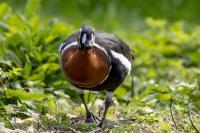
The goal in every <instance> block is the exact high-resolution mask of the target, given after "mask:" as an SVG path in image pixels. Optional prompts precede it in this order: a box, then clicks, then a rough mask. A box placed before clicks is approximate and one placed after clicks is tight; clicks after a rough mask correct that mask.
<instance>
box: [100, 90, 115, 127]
mask: <svg viewBox="0 0 200 133" xmlns="http://www.w3.org/2000/svg"><path fill="white" fill-rule="evenodd" d="M112 97H113V92H108V93H107V96H106V100H105V108H104V112H103V116H102V120H101V122H100V123H99V124H98V127H100V128H102V126H103V123H104V121H105V119H106V113H107V111H108V108H109V106H110V103H111V101H112Z"/></svg>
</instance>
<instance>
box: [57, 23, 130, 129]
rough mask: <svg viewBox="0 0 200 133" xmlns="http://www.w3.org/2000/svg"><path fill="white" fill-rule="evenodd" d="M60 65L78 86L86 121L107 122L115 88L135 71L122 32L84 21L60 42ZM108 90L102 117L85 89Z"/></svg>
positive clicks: (100, 123) (70, 79)
mask: <svg viewBox="0 0 200 133" xmlns="http://www.w3.org/2000/svg"><path fill="white" fill-rule="evenodd" d="M59 50H60V66H61V69H62V71H63V73H64V75H65V77H66V79H67V81H68V82H69V83H71V84H72V85H73V86H75V87H76V88H78V94H79V96H80V98H81V100H82V103H83V105H84V107H85V110H86V120H85V122H86V123H91V122H95V121H96V119H97V120H98V121H99V123H98V125H97V126H98V127H100V128H101V127H102V126H103V125H104V121H105V119H106V113H107V111H108V108H109V106H110V104H111V101H112V98H113V93H114V91H115V90H116V89H117V88H118V87H119V86H120V85H121V84H122V83H123V81H124V79H125V78H126V76H127V75H129V74H130V72H131V61H132V57H133V56H132V50H131V48H130V47H129V45H128V44H127V43H125V42H124V41H123V40H122V39H120V38H119V37H118V36H116V35H114V34H110V33H106V32H103V31H100V30H96V29H94V28H93V27H92V26H91V25H88V24H86V25H83V26H82V27H81V28H80V30H77V31H76V32H74V33H73V34H71V35H70V36H69V37H68V38H67V39H66V40H65V41H64V42H63V43H62V44H61V45H60V49H59ZM85 90H89V91H102V90H105V91H106V92H107V94H106V98H105V104H104V106H105V107H104V111H103V115H102V118H101V119H100V118H98V117H97V116H95V115H94V113H93V112H91V111H90V109H89V108H88V106H87V104H86V102H85V100H84V91H85Z"/></svg>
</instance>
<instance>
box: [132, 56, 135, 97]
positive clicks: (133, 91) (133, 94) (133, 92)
mask: <svg viewBox="0 0 200 133" xmlns="http://www.w3.org/2000/svg"><path fill="white" fill-rule="evenodd" d="M133 60H134V56H133V53H132V58H131V62H132V65H131V97H132V98H133V97H134V96H135V89H134V86H135V84H134V71H133V70H134V68H133Z"/></svg>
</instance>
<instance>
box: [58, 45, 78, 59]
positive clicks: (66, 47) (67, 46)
mask: <svg viewBox="0 0 200 133" xmlns="http://www.w3.org/2000/svg"><path fill="white" fill-rule="evenodd" d="M63 45H64V43H62V44H61V45H60V52H61V56H62V54H63V52H64V51H65V50H66V49H68V48H69V47H71V46H76V45H78V42H73V43H71V44H68V45H66V46H65V47H64V49H62V51H61V48H62V46H63Z"/></svg>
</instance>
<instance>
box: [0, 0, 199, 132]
mask: <svg viewBox="0 0 200 133" xmlns="http://www.w3.org/2000/svg"><path fill="white" fill-rule="evenodd" d="M34 2H35V3H34ZM39 7H40V3H39V2H36V1H34V0H33V1H29V2H27V4H26V7H25V9H24V10H23V11H18V12H15V11H14V10H13V9H12V6H9V5H8V4H7V3H0V45H1V49H0V127H1V128H0V131H1V132H11V131H13V130H15V131H19V132H23V131H24V132H26V131H35V132H38V131H71V132H90V131H94V130H95V124H84V113H85V110H84V108H83V106H81V105H80V99H79V98H78V96H77V94H76V91H75V88H74V87H73V86H71V85H70V84H69V83H68V82H67V81H66V79H65V78H64V76H63V74H62V72H61V70H60V65H59V52H58V48H59V45H60V44H61V43H62V41H64V40H65V39H66V37H67V36H68V35H70V34H71V33H73V32H74V31H76V30H77V29H78V28H79V27H80V25H79V24H78V23H79V22H77V23H75V24H73V23H71V22H69V21H63V20H61V19H59V18H56V17H54V18H49V17H43V16H44V15H41V14H40V13H39V12H40V11H39ZM126 13H127V12H126ZM114 14H115V13H114ZM79 15H80V14H79ZM101 15H103V16H104V17H105V18H108V16H107V15H106V14H105V13H101ZM122 16H123V15H122ZM113 18H115V17H113ZM76 20H77V21H78V18H77V19H76ZM96 20H98V18H97V19H96ZM106 21H107V22H108V26H102V27H101V26H99V25H100V24H97V23H95V22H96V21H94V22H92V20H90V21H88V20H84V22H90V23H91V24H93V25H94V26H95V25H96V26H97V27H101V28H102V29H101V30H104V31H107V27H108V31H110V32H114V33H116V34H117V35H118V36H120V37H121V38H123V40H125V41H126V42H127V43H128V44H129V45H130V46H131V48H132V49H133V50H134V53H135V60H134V62H133V73H134V83H135V84H134V92H135V96H134V97H131V77H130V76H128V77H127V79H126V80H125V82H124V84H123V85H122V86H121V87H119V88H118V89H117V90H116V91H115V99H114V100H113V103H112V106H111V108H110V109H109V112H108V115H107V118H108V119H109V120H111V122H113V123H115V124H114V125H113V126H110V127H106V128H103V129H102V131H103V132H124V131H126V132H197V131H196V130H195V128H194V127H193V126H192V122H193V124H194V125H195V127H196V128H197V129H198V130H200V125H199V122H200V121H199V120H200V119H199V117H200V114H199V109H200V102H199V98H200V69H199V67H200V63H199V57H200V50H199V49H200V38H199V36H200V26H199V25H197V24H191V23H189V22H187V21H174V22H173V21H170V20H164V19H155V18H152V17H147V18H145V19H139V21H141V22H142V23H141V24H140V26H139V28H138V29H137V30H136V29H135V28H134V27H137V25H135V23H134V24H133V25H131V23H128V22H127V24H126V26H132V27H130V28H129V29H124V28H122V27H120V24H119V23H117V22H116V19H114V20H112V19H108V20H106ZM124 23H125V21H124ZM77 25H79V26H77ZM141 27H142V28H141ZM134 29H135V30H134ZM104 97H105V92H100V93H96V92H92V95H91V96H90V99H89V102H88V104H89V105H90V108H91V110H92V111H93V112H95V114H97V113H98V111H99V110H100V111H101V109H102V104H103V101H102V100H103V98H104ZM85 98H86V99H87V98H88V92H86V96H85ZM171 101H172V104H171ZM170 107H171V108H170ZM170 109H171V112H170ZM171 113H172V114H171ZM189 116H191V117H190V118H191V120H192V122H191V121H190V119H189Z"/></svg>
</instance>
